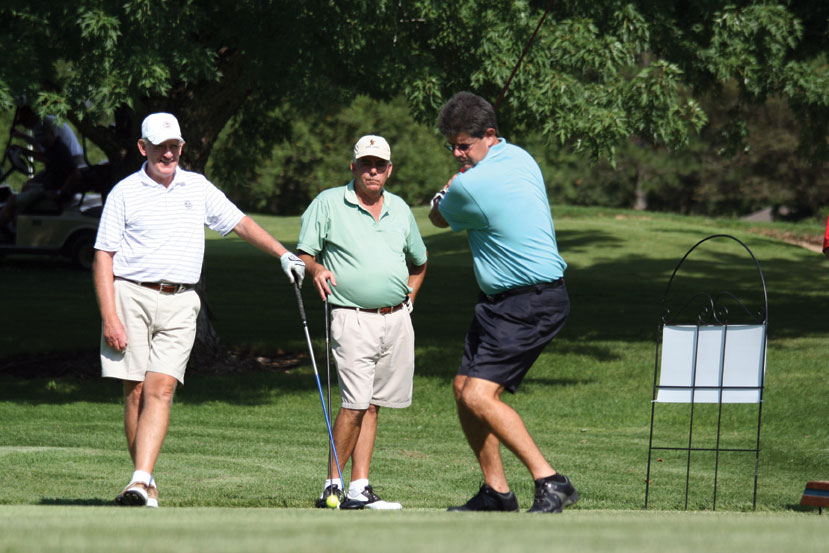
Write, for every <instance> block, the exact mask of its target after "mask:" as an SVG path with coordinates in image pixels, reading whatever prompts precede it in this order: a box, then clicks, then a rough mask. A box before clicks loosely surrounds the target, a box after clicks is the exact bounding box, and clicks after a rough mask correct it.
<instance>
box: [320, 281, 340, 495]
mask: <svg viewBox="0 0 829 553" xmlns="http://www.w3.org/2000/svg"><path fill="white" fill-rule="evenodd" d="M323 309H324V310H325V391H326V396H327V398H328V420H329V421H330V420H331V319H330V316H331V312H330V311H329V310H328V295H326V296H325V301H324V302H323ZM332 455H333V449H332V450H331V451H329V452H328V474H329V475H330V474H331V461H332ZM337 465H338V466H339V463H338V464H337ZM341 478H342V475H341ZM343 485H345V482H343Z"/></svg>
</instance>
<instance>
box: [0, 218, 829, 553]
mask: <svg viewBox="0 0 829 553" xmlns="http://www.w3.org/2000/svg"><path fill="white" fill-rule="evenodd" d="M415 214H416V216H417V219H418V222H419V224H420V226H421V230H422V231H423V234H424V239H425V241H426V244H427V247H428V248H429V251H430V262H429V268H428V272H427V275H426V280H425V283H424V285H423V288H422V290H421V293H420V295H419V296H418V301H417V305H416V307H415V311H414V313H413V318H414V324H415V331H416V339H417V346H416V356H417V357H416V364H417V368H416V376H415V384H414V402H413V405H412V406H411V407H410V408H408V409H403V410H392V409H384V410H382V412H381V416H380V427H379V431H378V436H377V448H376V453H375V458H374V462H373V464H372V483H373V484H374V485H375V489H376V491H377V492H378V493H379V494H380V495H381V496H383V497H384V498H388V499H389V500H393V501H400V502H401V503H403V505H404V510H403V511H402V512H401V513H369V512H366V513H346V512H329V511H318V510H316V509H313V508H312V505H313V500H314V498H315V497H316V496H317V495H318V494H319V492H320V490H321V485H322V479H323V478H324V474H325V470H326V452H327V434H326V429H325V424H324V422H323V418H322V411H321V408H320V404H319V396H318V395H317V390H316V385H315V381H314V377H313V372H312V370H311V366H310V364H309V361H308V358H307V356H306V357H302V358H301V362H300V364H299V365H298V366H295V367H292V368H290V369H288V370H284V371H283V370H268V369H260V370H256V371H243V372H238V371H237V372H229V373H227V374H205V373H203V372H199V371H197V370H195V371H191V372H189V373H188V375H187V379H186V385H185V386H184V387H182V388H180V389H179V390H178V392H177V393H176V398H175V402H174V406H173V412H172V419H171V425H170V431H169V434H168V436H167V440H166V442H165V444H164V448H163V450H162V453H161V457H160V459H159V462H158V465H157V466H156V472H155V476H156V479H157V480H158V483H159V490H160V493H161V499H160V502H161V506H162V508H161V509H159V510H158V511H156V512H152V511H147V510H135V509H118V508H114V507H110V505H111V504H112V499H113V498H114V496H115V495H116V494H117V493H118V491H120V489H121V487H123V485H124V484H126V482H127V480H128V479H129V476H130V474H131V470H132V469H131V464H130V461H129V456H128V454H127V452H126V447H125V443H124V437H123V431H122V420H121V416H122V405H121V392H120V386H119V384H118V383H117V382H114V381H105V380H103V379H100V378H94V377H93V378H76V377H73V376H72V375H68V376H65V377H60V378H54V377H52V378H16V377H11V376H9V375H8V373H9V372H10V370H11V368H12V365H13V364H15V363H18V364H19V363H21V362H22V361H19V360H18V361H14V362H11V361H8V357H9V356H21V355H26V354H50V353H55V352H73V353H74V354H76V355H77V356H85V355H90V354H92V357H90V365H91V367H90V371H91V372H93V373H94V371H95V370H96V365H97V361H96V359H95V357H94V351H95V350H96V349H97V344H98V339H99V330H100V320H99V317H98V313H97V309H96V306H95V300H94V294H93V289H92V282H91V276H90V275H89V273H84V272H81V271H76V270H73V269H71V268H70V267H69V266H68V265H66V264H65V263H64V262H63V261H61V260H59V259H49V258H27V257H23V256H19V257H13V256H9V257H8V258H6V259H3V260H0V263H2V266H1V268H0V287H1V288H2V289H3V290H4V291H5V296H4V302H3V305H4V307H5V310H4V312H5V313H6V316H4V317H3V318H2V319H0V352H2V354H0V424H2V426H0V482H2V484H0V552H4V551H29V550H31V551H35V550H38V551H58V550H60V551H98V550H101V551H104V550H106V551H111V550H112V549H116V548H117V549H119V550H124V551H132V550H136V551H139V550H140V551H154V550H176V551H229V552H232V551H263V550H276V549H279V550H285V551H320V550H325V549H326V548H327V549H331V550H334V551H365V550H367V549H368V550H378V551H388V550H391V551H404V552H405V551H481V552H485V551H512V550H515V551H525V550H526V551H528V550H533V551H537V550H551V551H557V550H564V549H567V550H575V551H637V552H648V551H660V552H661V551H665V550H668V551H695V552H698V551H700V550H704V551H768V552H772V551H818V550H825V545H824V543H825V541H826V539H827V538H829V532H827V529H828V528H829V526H827V523H826V522H825V521H827V520H829V519H827V518H825V515H824V516H823V517H819V516H818V515H817V514H816V511H815V510H807V509H804V508H801V507H800V506H799V501H800V495H801V494H802V492H803V489H804V486H805V483H806V481H808V480H828V479H829V424H827V420H829V407H827V401H826V398H827V395H828V394H829V384H827V382H829V381H827V378H826V376H825V374H826V370H825V367H826V360H827V359H829V341H827V339H826V338H827V336H828V335H829V317H826V315H825V313H824V312H823V307H824V306H825V305H829V280H827V275H826V268H827V263H829V262H827V261H826V260H825V259H824V258H823V256H821V255H820V254H816V253H813V252H810V251H807V250H805V249H802V248H800V247H797V246H793V245H790V244H788V243H786V242H784V241H782V240H780V239H777V238H774V237H773V235H775V234H778V235H782V234H783V233H784V232H791V228H792V227H787V226H782V225H781V226H775V225H772V224H769V225H765V226H764V227H762V228H760V229H758V228H755V227H756V225H749V224H748V223H741V222H736V221H714V220H708V219H702V218H690V217H678V216H671V215H660V214H653V213H636V212H629V211H609V210H599V209H587V208H557V207H554V208H553V214H554V217H555V220H556V227H557V232H558V239H559V247H560V250H561V252H562V254H563V256H564V258H565V260H566V261H567V262H568V264H569V268H568V271H567V274H566V279H567V288H568V291H569V293H570V296H571V300H572V313H571V317H570V320H569V321H568V323H567V325H566V327H565V329H564V330H563V331H562V333H561V334H560V336H559V337H557V338H556V339H555V340H554V342H553V344H552V345H551V346H550V347H549V348H548V349H547V350H546V351H545V352H544V354H542V356H541V358H540V359H539V360H538V362H537V363H536V365H535V366H534V368H533V369H532V371H531V372H530V373H529V375H528V377H527V379H526V380H525V382H524V384H523V385H522V386H521V388H520V389H519V391H518V393H517V394H515V395H514V396H509V397H507V398H506V400H507V401H508V402H509V403H510V404H512V405H514V406H515V407H516V408H517V409H518V410H519V412H521V413H522V414H523V415H524V418H525V422H526V424H527V426H528V428H529V429H530V431H531V433H532V434H533V435H534V436H535V437H536V439H537V441H538V443H539V446H540V447H541V449H542V451H544V452H545V454H547V456H548V457H549V458H550V460H551V463H552V465H553V466H554V467H555V468H556V469H558V470H560V471H561V472H562V473H564V474H567V475H568V476H570V477H571V478H572V479H573V482H574V483H575V485H576V486H577V487H578V489H579V492H580V494H581V500H580V501H579V503H578V504H577V505H575V506H574V507H572V508H570V509H568V510H567V511H566V512H565V513H564V514H563V515H560V516H555V517H552V518H550V517H538V516H530V515H526V514H520V515H512V514H508V515H500V516H498V515H490V516H487V515H483V514H478V515H470V516H464V515H457V516H455V515H451V516H450V515H449V514H447V513H445V512H444V510H445V508H446V507H447V506H449V505H453V504H458V503H462V502H464V501H465V500H466V499H468V497H469V496H470V495H472V494H473V493H474V492H475V491H476V490H477V489H478V487H479V486H480V483H481V476H480V471H479V469H478V467H477V463H476V462H475V459H474V458H473V456H472V454H471V452H470V450H469V448H468V446H467V444H466V442H465V440H464V437H463V434H462V432H461V430H460V427H459V424H458V422H457V416H456V414H455V408H454V402H453V400H452V396H451V381H452V378H453V376H454V374H455V370H456V368H457V364H458V361H459V359H460V356H461V353H462V347H463V337H464V334H465V332H466V328H467V325H468V324H469V320H470V317H471V312H472V306H473V304H474V302H475V300H476V294H477V286H476V284H475V280H474V275H473V272H472V267H471V259H470V256H469V252H468V248H467V245H466V240H465V237H464V236H462V235H456V234H453V233H450V232H446V231H437V230H436V229H434V228H433V227H431V225H430V224H429V223H428V222H427V221H426V217H425V214H426V211H425V208H417V209H416V210H415ZM256 219H257V220H258V221H259V222H260V223H262V224H263V225H264V226H266V227H267V228H268V229H269V230H271V231H272V232H273V233H274V234H275V235H276V236H277V237H278V238H280V239H282V240H283V241H284V242H286V244H288V245H291V246H292V245H293V242H294V241H295V240H296V236H297V232H298V227H299V218H297V217H290V218H287V217H286V218H283V217H264V216H263V217H256ZM814 226H815V232H816V233H817V234H820V233H821V232H822V229H821V228H819V226H818V225H814ZM796 230H797V231H798V232H810V227H808V226H800V227H797V229H796ZM758 231H763V232H765V233H766V234H761V233H760V232H758ZM722 232H725V233H728V234H733V235H734V236H736V237H737V238H739V239H740V240H742V241H743V242H745V243H746V244H747V245H748V246H749V247H750V248H751V250H752V251H753V253H754V254H755V255H756V257H757V259H758V260H759V262H760V264H761V266H762V269H763V271H764V274H765V279H766V283H767V285H768V295H769V333H768V335H769V348H768V363H767V376H766V386H767V388H766V390H765V395H764V400H765V401H764V405H763V411H762V433H761V444H760V449H761V451H760V465H759V485H758V495H757V512H756V513H755V512H752V487H753V474H754V459H753V455H746V454H732V455H721V458H720V461H719V463H720V465H719V482H718V486H719V488H718V495H717V512H716V513H711V512H699V511H710V509H711V506H712V494H713V466H714V462H715V460H714V457H713V455H711V454H707V453H698V454H697V453H695V454H694V456H693V459H692V469H691V474H690V481H691V486H690V494H689V508H690V511H691V512H689V513H685V512H684V511H682V510H681V509H682V508H683V506H684V502H685V494H684V483H685V475H686V472H685V467H686V463H685V457H684V456H683V455H682V454H673V453H671V452H666V453H664V454H660V455H659V456H658V458H655V459H654V466H653V468H652V474H651V481H652V485H651V491H650V494H651V495H650V498H649V501H650V507H651V509H650V510H649V511H647V512H644V511H642V509H643V504H644V495H645V475H646V466H647V457H648V430H649V423H650V413H651V404H650V400H651V397H652V386H653V368H654V352H655V338H656V330H657V315H658V313H659V302H660V299H661V297H662V295H663V293H664V292H665V288H666V285H667V281H668V278H669V277H670V275H671V273H672V271H673V270H674V267H675V266H676V264H677V262H678V261H679V259H680V258H681V257H682V256H683V255H684V254H685V252H686V251H687V250H688V249H689V248H690V247H691V246H693V245H694V244H695V243H696V242H697V241H699V240H700V239H702V238H704V237H706V236H709V235H712V234H718V233H722ZM752 267H753V266H752V265H751V260H750V258H748V257H747V255H746V253H745V251H744V250H742V249H741V248H740V247H739V246H737V247H735V245H734V243H724V244H717V245H715V246H714V248H713V249H712V250H709V251H706V252H700V258H699V261H698V262H697V263H695V264H693V265H691V266H689V267H688V270H689V275H688V278H687V280H686V281H684V283H685V284H686V285H687V286H689V288H690V289H693V288H694V287H695V286H714V287H724V288H728V287H729V286H730V284H729V282H730V280H729V279H736V280H738V281H739V283H738V284H737V286H738V287H739V288H740V289H743V288H746V289H748V288H751V287H752V286H753V284H752V285H751V286H747V287H746V286H744V285H743V284H742V282H743V281H744V280H745V279H749V280H750V279H751V278H753V277H752V271H753V268H752ZM205 278H206V282H207V290H208V298H209V301H210V307H211V309H212V311H213V314H214V317H215V326H216V330H217V332H218V334H219V336H220V337H221V340H222V342H223V343H224V344H225V345H227V346H229V347H232V348H233V349H236V350H240V351H245V352H252V353H255V354H257V355H262V356H266V357H273V356H275V355H277V354H279V353H284V352H287V353H304V352H305V339H304V334H303V331H302V326H301V323H300V318H299V314H298V312H297V306H296V301H295V297H294V295H293V292H292V290H291V287H290V286H289V284H288V283H287V281H286V280H285V277H284V275H283V274H282V271H281V269H280V268H279V263H278V261H277V260H273V259H270V258H268V257H266V256H265V255H264V254H262V253H260V252H258V251H256V250H254V249H253V248H251V247H250V246H248V245H247V244H244V243H243V242H241V240H239V239H235V238H227V239H219V238H218V237H216V236H215V235H211V236H210V239H209V240H208V244H207V252H206V258H205ZM712 282H713V284H712ZM721 283H724V284H722V286H721ZM303 296H304V299H305V306H306V310H307V312H308V323H309V328H310V332H311V336H312V339H313V340H314V342H315V345H316V347H317V355H316V357H317V360H318V363H319V364H320V367H319V368H320V371H321V372H323V373H324V370H325V366H324V364H325V356H324V354H323V345H324V340H323V337H324V334H323V328H324V327H323V311H322V303H321V302H320V301H319V298H318V297H317V296H316V294H315V292H314V291H313V290H312V287H310V286H305V287H304V289H303ZM10 313H11V314H13V315H9V314H10ZM4 358H5V359H6V360H4ZM323 379H324V375H323ZM333 394H334V398H335V400H334V402H333V403H334V407H335V411H336V406H337V405H338V403H339V402H338V399H337V398H338V392H337V390H336V388H335V389H334V391H333ZM725 411H726V413H725V416H724V423H725V426H724V428H723V437H724V440H727V441H728V443H736V444H744V443H745V442H746V440H748V441H749V442H750V441H751V437H750V436H749V437H748V438H746V437H745V435H744V433H743V429H744V428H746V427H749V428H750V427H751V425H753V424H756V413H757V411H756V406H727V408H726V410H725ZM685 412H687V406H677V409H675V410H673V411H672V410H670V409H669V410H668V411H667V415H666V417H667V418H666V419H665V420H666V421H667V425H666V426H667V428H668V429H675V430H676V429H678V432H679V435H680V436H682V435H683V432H684V436H686V438H687V425H684V423H682V421H683V420H684V419H683V417H684V416H685ZM697 414H698V415H699V416H700V417H701V422H702V423H705V422H710V421H712V420H714V419H713V416H714V414H713V413H711V412H709V411H708V410H706V409H705V408H704V407H700V408H699V411H698V413H697ZM705 428H706V425H705V424H701V425H700V426H699V429H698V431H697V430H695V445H698V444H705V443H708V442H709V441H710V440H712V434H711V433H710V432H708V431H707V430H705ZM749 434H750V433H749ZM672 438H673V437H672V436H670V435H667V434H666V435H665V436H664V439H666V440H667V439H672ZM505 464H506V470H507V476H508V478H509V479H510V482H511V483H512V486H513V489H514V491H515V492H516V494H517V496H518V500H519V503H520V505H521V507H522V509H524V510H525V509H526V508H528V507H529V506H530V504H531V503H532V482H531V480H530V479H529V476H528V474H527V472H526V470H525V469H524V467H523V466H522V465H521V464H520V463H519V462H518V461H517V460H515V458H514V457H513V456H512V455H510V454H509V453H508V452H507V453H506V454H505ZM136 533H139V534H141V536H142V538H141V541H139V540H134V539H132V537H131V536H133V535H134V534H136ZM124 536H127V539H126V540H121V538H122V537H124ZM669 539H671V540H673V542H674V544H673V545H671V546H667V545H665V543H664V540H669ZM119 540H120V541H119ZM116 542H117V543H118V545H117V547H116V546H115V543H116ZM369 544H370V545H369ZM819 548H820V549H819Z"/></svg>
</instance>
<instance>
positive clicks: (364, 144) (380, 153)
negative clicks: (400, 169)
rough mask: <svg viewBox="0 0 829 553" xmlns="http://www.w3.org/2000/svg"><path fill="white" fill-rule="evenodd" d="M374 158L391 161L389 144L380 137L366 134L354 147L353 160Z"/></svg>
mask: <svg viewBox="0 0 829 553" xmlns="http://www.w3.org/2000/svg"><path fill="white" fill-rule="evenodd" d="M366 156H374V157H379V158H380V159H385V160H386V161H391V148H389V143H388V142H386V139H385V138H383V137H382V136H377V135H374V134H367V135H366V136H364V137H362V138H361V139H360V140H358V141H357V144H355V145H354V159H360V158H361V157H366Z"/></svg>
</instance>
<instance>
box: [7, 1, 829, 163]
mask: <svg viewBox="0 0 829 553" xmlns="http://www.w3.org/2000/svg"><path fill="white" fill-rule="evenodd" d="M18 4H19V5H18ZM549 5H550V3H549V2H547V1H546V0H545V1H542V0H534V1H528V0H514V1H510V2H488V3H483V2H478V1H473V0H456V1H454V2H441V1H439V0H394V1H389V0H376V1H371V2H369V1H366V0H337V1H336V2H335V1H330V0H308V1H304V2H295V1H293V2H289V1H286V0H212V1H210V2H178V3H170V2H151V1H149V0H72V1H69V0H50V1H49V2H28V3H4V4H3V6H2V7H0V17H2V20H3V22H4V37H5V38H6V40H5V45H6V49H5V59H4V63H3V64H2V65H0V106H2V107H8V106H10V105H11V104H12V103H13V102H14V101H15V99H17V98H20V97H21V96H23V95H25V96H26V98H27V99H28V100H29V101H31V102H32V103H33V104H34V105H35V107H36V108H37V109H38V110H39V111H40V112H41V113H54V114H56V115H58V116H61V117H66V118H69V119H71V120H72V121H73V123H75V125H76V127H78V128H79V129H80V130H81V131H82V132H83V133H84V134H85V135H86V136H87V137H88V138H90V139H91V140H92V141H93V142H94V143H95V144H97V145H98V146H99V147H100V148H101V149H102V150H103V151H104V152H105V153H106V154H107V156H108V157H109V159H110V161H111V162H112V163H113V166H114V167H115V168H116V174H119V175H123V174H126V173H129V172H130V171H132V170H134V169H135V168H136V167H137V166H138V164H139V162H140V159H139V158H138V154H137V152H136V148H135V140H136V137H137V136H138V134H139V125H140V121H141V120H142V118H143V117H144V115H146V114H147V113H149V112H151V111H157V110H166V111H171V112H174V113H175V114H176V115H177V116H178V117H179V119H180V121H181V123H182V126H183V127H184V131H185V138H187V142H188V146H187V148H186V155H185V157H184V159H183V163H184V164H185V165H187V166H189V167H190V168H191V169H193V170H196V171H201V170H203V169H204V168H205V166H206V164H207V161H208V159H209V158H210V155H211V153H212V148H213V145H214V144H215V142H216V139H217V137H218V136H219V133H220V132H222V131H223V129H224V130H225V132H226V133H227V137H228V140H226V142H225V143H226V144H227V145H228V146H229V147H233V148H239V149H240V151H242V152H245V153H247V154H248V158H247V160H246V163H245V164H243V165H241V166H240V167H239V173H240V174H244V173H245V170H246V166H247V167H249V166H252V165H254V164H255V163H256V162H257V160H259V159H262V158H263V157H265V156H268V155H270V153H271V145H272V144H273V143H274V142H275V141H276V140H278V139H279V138H283V137H285V136H286V135H287V133H288V129H289V122H290V121H291V119H292V118H293V116H294V114H296V113H300V114H307V113H324V112H325V111H326V110H330V109H331V107H332V106H337V105H345V104H346V103H348V102H350V101H351V100H352V99H353V98H354V97H355V96H356V94H357V93H362V94H365V95H367V96H370V97H373V98H382V99H388V98H391V97H393V96H395V95H396V94H397V93H399V92H401V91H402V92H403V93H404V94H405V96H406V98H407V99H408V101H409V103H410V104H411V105H412V106H413V108H414V109H415V113H416V114H417V115H418V116H419V117H420V118H421V120H423V121H428V122H430V123H431V122H433V121H434V118H435V115H436V113H437V110H438V109H439V107H440V106H441V105H442V104H443V102H444V101H445V99H446V98H447V97H448V96H449V95H450V94H451V93H453V92H456V91H458V90H462V89H471V90H474V91H476V92H477V93H479V94H481V95H483V96H485V97H487V98H490V99H492V100H493V101H494V100H495V98H497V97H498V94H499V93H500V91H501V88H502V87H503V86H504V84H505V83H506V82H507V79H508V77H509V74H510V72H511V71H512V69H513V67H514V66H515V63H516V61H517V60H518V58H519V56H520V54H521V51H522V49H523V48H524V45H525V44H526V43H527V40H528V39H529V37H530V35H531V33H532V31H533V29H534V28H535V26H536V23H537V21H538V20H539V18H540V16H541V14H542V13H543V11H544V10H545V9H547V7H548V6H549ZM827 21H829V5H827V4H826V3H825V2H824V3H820V2H813V1H811V0H791V1H790V2H788V3H786V4H785V5H775V4H769V3H767V2H765V1H764V0H742V1H739V0H735V2H734V3H733V4H731V5H727V6H725V7H723V6H722V5H721V3H720V2H716V1H714V0H699V1H694V2H690V1H687V0H680V1H677V2H674V3H665V2H651V1H647V0H637V1H624V0H599V1H597V2H590V3H585V2H582V1H581V0H559V1H557V2H555V3H554V4H553V5H552V9H551V11H550V14H549V16H548V18H547V20H546V23H545V25H544V26H543V28H542V29H541V31H540V32H539V34H538V36H537V37H536V39H535V43H534V44H533V46H532V47H531V48H530V49H529V52H528V54H527V57H526V59H525V60H524V62H523V65H522V67H521V68H520V70H519V71H518V72H517V74H516V77H515V79H514V81H513V82H512V84H511V86H510V90H509V92H508V93H507V96H506V100H505V102H504V103H503V104H502V105H501V106H500V107H499V121H500V123H501V125H502V127H503V128H502V131H504V133H506V134H508V133H512V132H519V133H525V134H526V133H528V132H529V131H530V130H533V129H542V131H543V133H544V135H545V136H546V137H547V139H548V140H555V141H558V142H560V143H562V144H566V145H568V146H572V147H573V148H574V149H575V150H577V151H586V152H589V153H590V154H592V156H593V157H594V158H596V159H599V158H607V159H610V160H611V161H612V160H613V159H614V153H615V149H616V147H617V145H618V144H620V143H624V142H626V141H627V140H628V139H629V138H630V137H631V136H636V137H638V138H639V140H642V141H644V142H646V143H648V144H651V145H664V146H666V147H668V148H671V149H680V148H683V147H685V146H687V145H688V144H689V141H690V140H691V138H692V137H693V136H694V135H695V134H696V133H697V132H698V131H699V129H700V128H701V127H702V126H703V124H704V123H705V121H706V118H707V117H706V114H705V112H704V110H703V109H702V107H701V105H700V102H699V98H702V97H705V96H716V95H717V94H719V93H720V91H721V90H722V88H723V86H724V85H725V84H727V83H736V85H737V87H738V90H739V94H738V96H737V100H736V103H735V104H734V105H733V106H731V110H730V113H731V124H730V126H729V132H728V138H729V141H728V144H729V145H730V147H731V148H732V149H733V150H735V151H736V150H737V149H739V147H740V146H741V145H742V144H743V143H744V142H745V139H746V133H747V130H746V129H747V128H748V127H747V124H746V120H745V118H746V110H745V107H746V106H751V105H756V104H762V103H763V102H765V100H766V99H767V98H768V97H769V96H770V95H774V96H777V97H780V98H782V99H783V100H785V101H786V102H787V103H788V104H789V106H790V107H791V109H792V112H793V113H794V114H795V115H796V117H797V119H798V122H799V125H800V130H801V135H800V145H801V151H802V152H803V154H804V155H805V156H808V157H809V158H810V159H813V160H818V161H819V162H825V160H826V159H827V158H829V147H828V146H827V134H829V133H827V130H828V129H829V68H828V67H827V61H828V60H827V52H829V48H827V46H829V35H827ZM277 107H280V108H281V109H275V108H277Z"/></svg>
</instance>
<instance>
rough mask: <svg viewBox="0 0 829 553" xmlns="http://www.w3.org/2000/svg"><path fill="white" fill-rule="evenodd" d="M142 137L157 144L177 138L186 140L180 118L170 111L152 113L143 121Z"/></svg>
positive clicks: (182, 140)
mask: <svg viewBox="0 0 829 553" xmlns="http://www.w3.org/2000/svg"><path fill="white" fill-rule="evenodd" d="M141 138H144V139H145V140H149V141H150V142H151V143H153V144H155V145H156V146H157V145H159V144H163V143H164V142H167V141H168V140H171V139H175V140H178V141H179V142H184V139H183V138H182V137H181V128H180V127H179V126H178V120H177V119H176V118H175V117H174V116H173V115H171V114H169V113H151V114H150V115H148V116H147V117H145V118H144V122H143V123H141Z"/></svg>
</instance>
